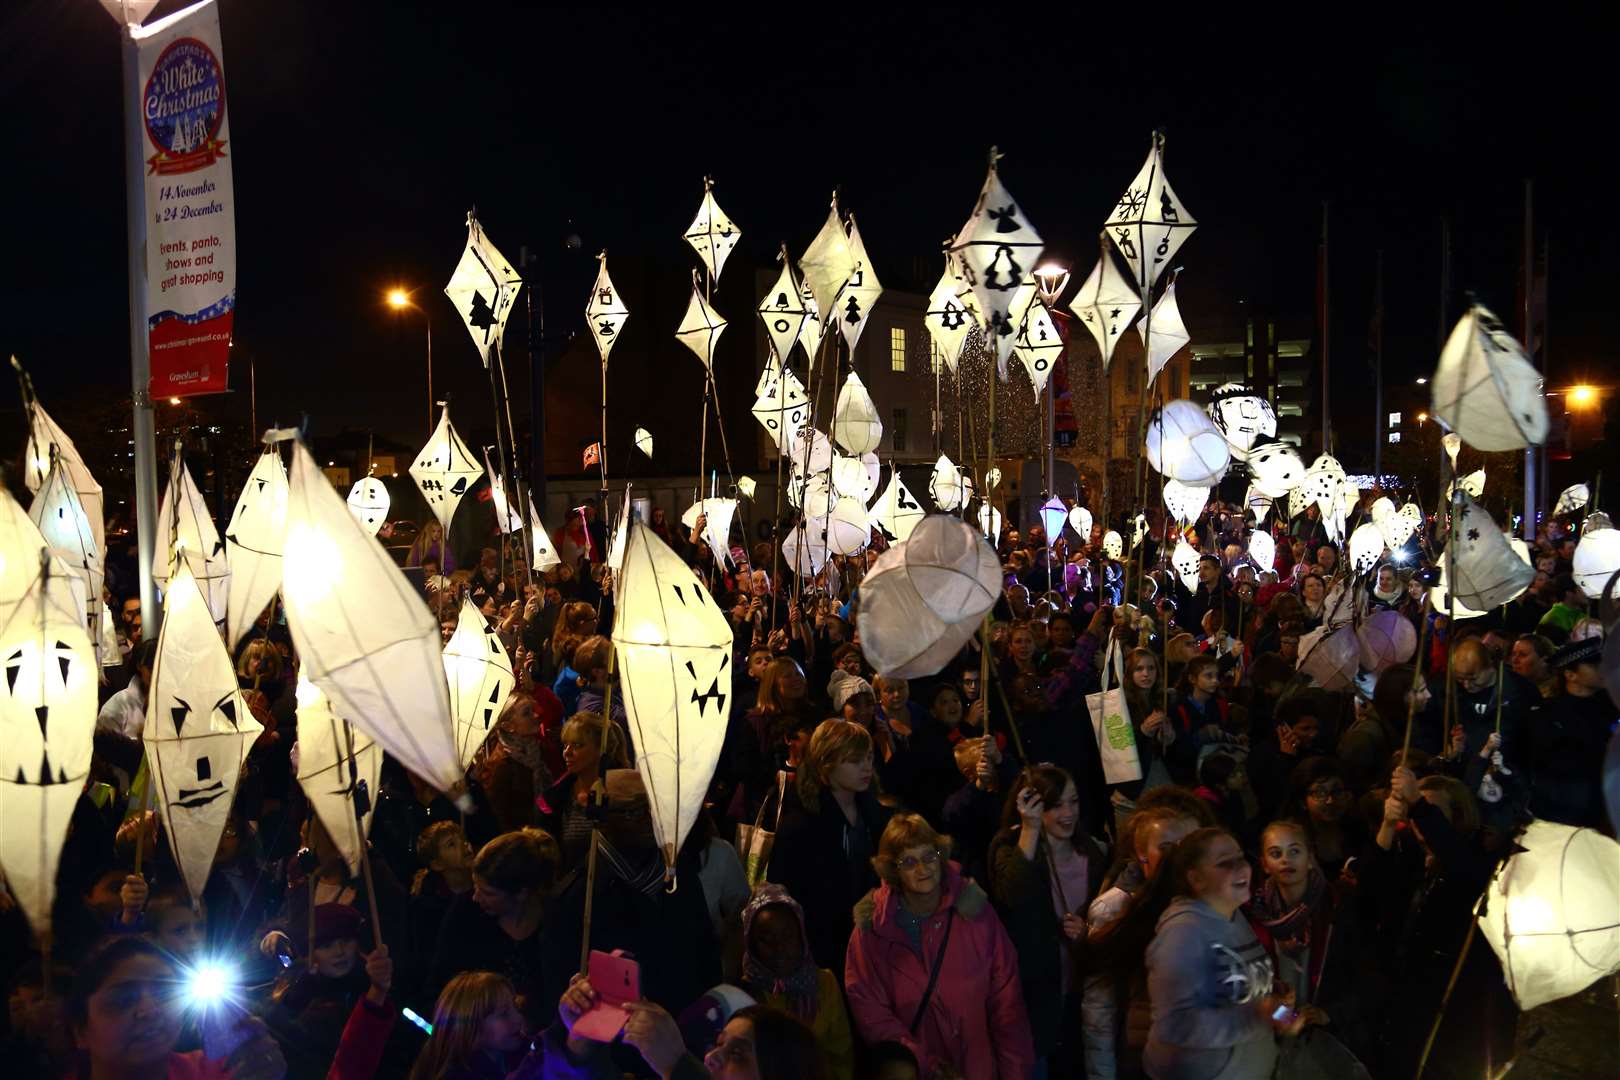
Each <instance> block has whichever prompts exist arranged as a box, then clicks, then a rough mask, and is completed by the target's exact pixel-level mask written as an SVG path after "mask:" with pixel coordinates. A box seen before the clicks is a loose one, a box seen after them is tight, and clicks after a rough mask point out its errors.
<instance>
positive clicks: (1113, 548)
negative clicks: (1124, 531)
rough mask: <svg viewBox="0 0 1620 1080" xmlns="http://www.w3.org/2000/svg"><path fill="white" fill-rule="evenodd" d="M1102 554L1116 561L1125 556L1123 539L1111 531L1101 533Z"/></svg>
mask: <svg viewBox="0 0 1620 1080" xmlns="http://www.w3.org/2000/svg"><path fill="white" fill-rule="evenodd" d="M1102 544H1103V554H1104V555H1106V556H1108V557H1109V558H1110V559H1118V558H1120V557H1121V556H1122V555H1124V554H1125V538H1124V537H1122V536H1120V535H1119V533H1117V532H1115V531H1114V530H1113V529H1109V530H1108V531H1107V532H1105V533H1103V541H1102Z"/></svg>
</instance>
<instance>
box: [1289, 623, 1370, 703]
mask: <svg viewBox="0 0 1620 1080" xmlns="http://www.w3.org/2000/svg"><path fill="white" fill-rule="evenodd" d="M1360 664H1361V642H1360V641H1358V640H1357V639H1356V631H1355V628H1354V627H1352V626H1350V625H1349V624H1346V625H1344V626H1341V627H1339V628H1338V629H1337V630H1330V629H1329V628H1327V627H1325V626H1320V627H1317V628H1316V629H1315V630H1312V631H1311V632H1310V633H1308V634H1306V635H1305V636H1304V637H1302V638H1300V639H1299V663H1298V664H1297V665H1296V667H1297V669H1298V671H1299V673H1300V674H1302V675H1305V676H1307V677H1308V678H1309V679H1310V680H1311V682H1312V683H1313V684H1314V685H1316V686H1318V687H1321V688H1322V689H1323V690H1348V689H1350V687H1351V686H1352V685H1353V683H1354V681H1355V678H1356V671H1357V670H1358V669H1359V667H1360Z"/></svg>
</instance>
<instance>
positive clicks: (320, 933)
mask: <svg viewBox="0 0 1620 1080" xmlns="http://www.w3.org/2000/svg"><path fill="white" fill-rule="evenodd" d="M288 922H289V925H288V927H287V929H288V931H289V932H290V933H291V935H292V939H293V944H294V946H295V947H296V948H297V949H298V955H299V956H308V955H309V953H310V949H311V948H320V947H321V946H322V945H330V944H331V943H332V942H334V941H341V940H342V939H344V938H352V939H353V940H355V941H360V940H361V939H362V938H364V937H365V936H366V919H365V916H363V915H361V914H360V913H359V912H358V911H356V910H355V909H354V908H352V907H350V906H349V905H348V904H317V905H316V906H315V937H314V941H313V945H312V944H311V942H310V939H309V924H308V922H307V921H306V920H305V919H292V920H289V921H288Z"/></svg>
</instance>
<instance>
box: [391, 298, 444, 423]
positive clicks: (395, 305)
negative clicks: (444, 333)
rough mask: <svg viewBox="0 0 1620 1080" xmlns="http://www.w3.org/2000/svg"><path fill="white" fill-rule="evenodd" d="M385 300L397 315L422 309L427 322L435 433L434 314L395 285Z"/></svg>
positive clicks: (429, 393) (430, 419)
mask: <svg viewBox="0 0 1620 1080" xmlns="http://www.w3.org/2000/svg"><path fill="white" fill-rule="evenodd" d="M383 301H384V303H386V304H387V305H388V306H389V307H390V308H391V309H393V311H394V313H395V314H396V315H403V314H404V313H405V312H406V311H407V310H411V311H420V312H421V313H422V319H423V321H424V322H426V323H427V400H428V434H430V435H431V434H432V433H433V316H431V315H429V314H428V312H427V309H426V308H421V307H417V306H416V305H415V304H414V303H412V302H411V294H410V292H409V291H407V290H405V289H402V288H400V287H399V286H397V285H396V286H395V287H394V288H392V289H389V290H388V292H387V293H386V294H385V295H384V296H383Z"/></svg>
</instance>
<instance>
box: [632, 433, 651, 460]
mask: <svg viewBox="0 0 1620 1080" xmlns="http://www.w3.org/2000/svg"><path fill="white" fill-rule="evenodd" d="M634 440H635V444H636V449H637V450H640V451H641V452H642V453H643V454H646V455H647V456H648V457H649V458H650V457H652V456H653V437H652V432H650V431H648V430H647V429H646V428H644V427H638V428H636V433H635V436H634Z"/></svg>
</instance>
